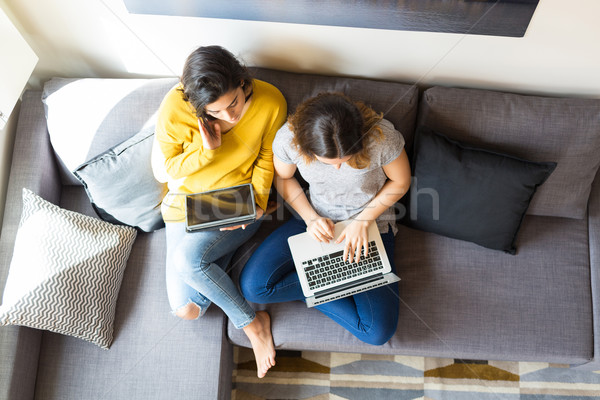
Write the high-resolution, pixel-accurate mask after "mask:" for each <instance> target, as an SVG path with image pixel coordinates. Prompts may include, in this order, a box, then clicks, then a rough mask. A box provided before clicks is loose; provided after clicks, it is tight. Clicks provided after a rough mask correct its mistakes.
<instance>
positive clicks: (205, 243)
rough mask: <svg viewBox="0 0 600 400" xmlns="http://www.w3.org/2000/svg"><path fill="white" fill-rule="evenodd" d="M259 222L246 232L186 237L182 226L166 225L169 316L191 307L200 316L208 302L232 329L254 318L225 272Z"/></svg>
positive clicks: (224, 232) (242, 230)
mask: <svg viewBox="0 0 600 400" xmlns="http://www.w3.org/2000/svg"><path fill="white" fill-rule="evenodd" d="M260 224H261V221H260V220H259V221H256V222H254V223H252V224H250V225H248V226H247V227H246V229H241V228H239V229H235V230H232V231H219V230H207V231H198V232H193V233H188V232H186V230H185V224H184V223H167V224H166V226H167V227H166V230H167V268H166V270H167V294H168V296H169V304H170V305H171V309H172V310H173V312H175V311H177V310H178V309H180V308H182V307H184V306H186V305H188V304H190V303H194V304H196V305H197V306H198V307H200V315H202V314H204V313H205V312H206V309H207V308H208V306H210V304H211V302H212V303H215V304H216V305H217V306H219V307H220V308H221V309H222V310H223V312H224V313H225V314H227V317H229V319H230V320H231V322H232V323H233V324H234V325H235V327H236V328H238V329H240V328H243V327H245V326H246V325H248V324H249V323H250V322H252V321H253V320H254V318H255V316H256V315H255V314H254V310H253V309H252V307H250V305H249V304H248V302H247V301H246V300H245V299H244V297H243V296H242V294H241V293H240V291H239V290H238V288H237V286H236V285H235V284H234V283H233V281H232V280H231V278H230V277H229V275H228V274H227V271H226V268H227V266H228V265H229V263H230V261H231V257H232V256H233V253H234V252H235V250H236V249H237V248H238V247H239V246H241V245H242V244H243V243H244V242H245V241H247V240H248V239H250V238H251V237H252V235H254V233H255V232H256V231H257V230H258V228H259V226H260Z"/></svg>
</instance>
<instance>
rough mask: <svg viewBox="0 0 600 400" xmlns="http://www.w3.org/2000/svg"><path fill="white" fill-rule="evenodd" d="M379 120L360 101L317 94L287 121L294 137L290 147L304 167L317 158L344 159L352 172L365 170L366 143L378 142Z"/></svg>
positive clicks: (366, 165)
mask: <svg viewBox="0 0 600 400" xmlns="http://www.w3.org/2000/svg"><path fill="white" fill-rule="evenodd" d="M382 118H383V116H382V114H381V113H377V112H376V111H374V110H373V109H372V108H370V107H368V106H367V105H365V104H364V103H363V102H360V101H353V100H351V99H350V98H349V97H348V96H346V95H345V94H343V93H330V92H325V93H320V94H318V95H317V96H315V97H312V98H310V99H308V100H306V101H304V102H303V103H302V104H300V105H299V106H298V107H297V108H296V111H295V112H294V114H292V115H291V116H290V117H289V118H288V123H289V125H290V129H291V130H292V132H293V133H294V137H293V139H292V145H293V146H295V147H296V149H297V151H298V152H299V153H300V154H301V155H302V156H303V157H304V160H305V162H306V163H310V162H312V161H314V160H315V159H316V158H315V156H318V157H323V158H344V157H346V156H350V159H349V160H348V161H347V164H348V165H349V166H350V167H352V168H355V169H363V168H366V167H368V166H369V164H370V162H371V160H370V159H369V155H368V154H367V150H368V146H367V145H368V143H369V141H371V140H374V139H375V140H379V139H381V137H382V135H383V133H382V131H381V128H380V127H379V126H378V125H377V123H378V122H379V121H381V119H382Z"/></svg>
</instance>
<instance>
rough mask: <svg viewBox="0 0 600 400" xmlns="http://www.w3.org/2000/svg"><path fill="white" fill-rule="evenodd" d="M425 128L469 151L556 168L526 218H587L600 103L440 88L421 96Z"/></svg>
mask: <svg viewBox="0 0 600 400" xmlns="http://www.w3.org/2000/svg"><path fill="white" fill-rule="evenodd" d="M421 125H424V126H427V127H429V128H431V129H434V130H436V131H438V132H440V133H442V134H444V135H446V136H448V137H450V138H452V139H454V140H458V141H460V142H463V143H466V144H469V145H473V146H479V147H483V148H486V149H488V150H493V151H497V152H503V153H508V154H510V155H513V156H516V157H519V158H522V159H526V160H531V161H544V162H546V161H551V162H556V163H557V167H556V169H555V170H554V172H553V173H552V174H551V175H550V177H549V178H548V180H547V181H546V182H545V183H544V184H543V185H541V186H540V187H539V188H538V190H537V192H536V194H535V195H534V197H533V199H532V201H531V203H530V206H529V208H528V211H527V213H528V214H530V215H543V216H554V217H566V218H578V219H580V218H583V217H584V216H585V215H586V211H587V204H588V198H589V195H590V189H591V185H592V182H593V180H594V177H595V176H596V171H597V170H598V166H599V165H600V99H575V98H555V97H543V96H531V95H529V96H526V95H519V94H512V93H504V92H495V91H489V90H478V89H459V88H448V87H440V86H437V87H432V88H429V89H427V90H426V91H425V92H424V93H423V96H422V99H421V103H420V105H419V117H418V126H421Z"/></svg>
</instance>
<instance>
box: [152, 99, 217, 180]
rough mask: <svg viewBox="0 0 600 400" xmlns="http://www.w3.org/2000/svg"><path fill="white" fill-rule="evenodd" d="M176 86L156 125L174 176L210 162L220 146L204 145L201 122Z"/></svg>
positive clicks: (157, 135)
mask: <svg viewBox="0 0 600 400" xmlns="http://www.w3.org/2000/svg"><path fill="white" fill-rule="evenodd" d="M178 96H179V97H180V96H181V95H180V94H179V92H178V91H177V90H176V89H175V88H174V89H172V90H171V92H170V93H169V94H168V95H167V96H166V97H165V100H164V101H163V103H162V105H161V108H160V110H159V115H158V120H157V124H156V140H157V142H158V145H159V147H160V150H161V152H162V154H163V156H164V162H165V171H166V173H167V174H168V175H169V176H170V177H171V178H172V179H180V178H183V177H186V176H189V175H191V174H193V173H195V172H197V171H198V170H200V169H201V168H202V167H203V166H204V165H206V164H208V163H210V162H211V160H213V159H214V157H215V156H216V155H217V154H218V151H219V149H218V148H217V149H215V150H208V149H205V148H203V147H202V138H201V137H200V134H199V130H198V121H197V120H196V118H195V116H194V114H193V113H191V112H190V110H189V109H188V108H187V107H188V106H187V103H185V102H183V100H182V99H180V98H178Z"/></svg>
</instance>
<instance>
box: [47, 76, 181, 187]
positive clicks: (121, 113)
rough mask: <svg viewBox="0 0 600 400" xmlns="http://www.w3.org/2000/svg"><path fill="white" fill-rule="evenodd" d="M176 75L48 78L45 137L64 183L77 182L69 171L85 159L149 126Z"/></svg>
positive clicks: (75, 183) (71, 183)
mask: <svg viewBox="0 0 600 400" xmlns="http://www.w3.org/2000/svg"><path fill="white" fill-rule="evenodd" d="M177 81H178V80H177V78H158V79H103V78H86V79H78V78H52V79H51V80H49V81H48V82H46V83H45V84H44V88H43V92H42V101H43V103H44V107H45V113H46V120H47V124H48V133H49V135H50V141H51V142H52V146H53V148H54V151H55V153H56V155H57V156H58V161H59V164H60V165H59V167H60V168H61V179H62V181H63V183H64V184H70V185H79V184H80V182H79V181H78V180H77V179H76V178H75V176H73V174H72V171H73V170H74V169H75V168H77V167H78V166H80V165H81V164H82V163H84V162H85V161H87V160H90V159H92V158H94V157H95V156H97V155H98V154H100V153H102V152H104V151H106V150H108V149H110V148H112V147H114V146H116V145H117V144H119V143H122V142H123V141H125V140H127V139H129V138H130V137H132V136H134V135H135V134H136V133H138V132H139V131H140V130H141V129H142V128H144V127H147V126H152V125H154V124H155V121H156V111H157V110H158V107H159V105H160V103H161V101H162V99H163V98H164V96H165V94H166V93H167V92H168V91H169V89H171V87H173V86H174V85H175V84H176V83H177Z"/></svg>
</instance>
